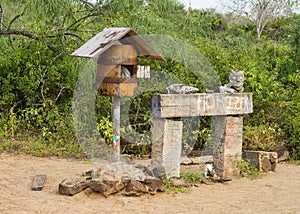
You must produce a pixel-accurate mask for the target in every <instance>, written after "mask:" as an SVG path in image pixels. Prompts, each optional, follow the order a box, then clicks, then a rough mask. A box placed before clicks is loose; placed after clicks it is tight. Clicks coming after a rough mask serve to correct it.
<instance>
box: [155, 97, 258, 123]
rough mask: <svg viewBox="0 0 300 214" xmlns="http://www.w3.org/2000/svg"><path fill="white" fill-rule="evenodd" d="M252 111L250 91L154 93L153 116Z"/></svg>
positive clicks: (189, 115) (171, 116)
mask: <svg viewBox="0 0 300 214" xmlns="http://www.w3.org/2000/svg"><path fill="white" fill-rule="evenodd" d="M252 112H253V104H252V94H251V93H233V94H228V93H213V94H155V95H153V97H152V114H153V117H161V118H174V117H195V116H213V115H215V116H216V115H237V114H249V113H252Z"/></svg>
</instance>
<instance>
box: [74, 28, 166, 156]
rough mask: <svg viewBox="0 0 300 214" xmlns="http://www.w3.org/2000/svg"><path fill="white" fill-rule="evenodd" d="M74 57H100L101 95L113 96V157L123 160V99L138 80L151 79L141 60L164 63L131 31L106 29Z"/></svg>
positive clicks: (97, 71)
mask: <svg viewBox="0 0 300 214" xmlns="http://www.w3.org/2000/svg"><path fill="white" fill-rule="evenodd" d="M71 56H76V57H82V58H95V57H98V61H97V68H95V70H96V80H97V83H98V86H99V93H100V94H101V95H104V96H113V97H114V99H113V109H112V118H113V124H114V128H113V134H114V136H113V158H114V161H119V159H120V157H119V156H120V107H121V103H120V97H123V96H133V95H134V92H135V89H136V88H137V78H138V77H139V78H149V77H150V67H149V66H138V58H145V59H151V60H162V61H165V58H164V57H163V56H161V55H160V54H159V53H158V52H157V51H155V50H154V49H153V48H152V47H151V46H150V45H149V44H148V43H147V42H146V41H145V40H144V39H143V38H142V37H140V36H139V35H138V34H137V33H136V32H134V31H133V30H132V29H131V28H105V29H103V31H101V32H100V33H98V34H97V35H95V36H94V37H93V38H91V39H90V40H89V41H87V42H86V43H85V44H84V45H82V46H81V47H80V48H78V49H77V50H75V51H74V52H73V53H72V54H71Z"/></svg>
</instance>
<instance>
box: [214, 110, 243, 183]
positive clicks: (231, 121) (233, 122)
mask: <svg viewBox="0 0 300 214" xmlns="http://www.w3.org/2000/svg"><path fill="white" fill-rule="evenodd" d="M242 133H243V117H241V116H217V117H214V168H215V171H216V173H217V175H218V176H219V177H221V178H231V177H233V176H235V175H236V173H237V172H236V171H235V169H234V166H233V164H232V161H233V160H241V158H242Z"/></svg>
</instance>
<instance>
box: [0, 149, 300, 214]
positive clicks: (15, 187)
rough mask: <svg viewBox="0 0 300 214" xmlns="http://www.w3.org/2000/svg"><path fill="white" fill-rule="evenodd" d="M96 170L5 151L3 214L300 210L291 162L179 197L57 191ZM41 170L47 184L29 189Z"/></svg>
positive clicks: (299, 171)
mask: <svg viewBox="0 0 300 214" xmlns="http://www.w3.org/2000/svg"><path fill="white" fill-rule="evenodd" d="M92 168H94V166H93V164H91V163H89V164H86V163H83V162H80V161H75V160H66V159H58V158H37V157H31V156H24V155H12V154H6V153H2V154H0V190H1V193H0V213H64V214H66V213H89V214H90V213H172V214H173V213H186V214H189V213H300V166H296V165H293V164H288V163H284V164H279V165H278V166H277V170H276V172H271V173H268V174H267V175H265V176H263V178H260V179H256V180H249V179H236V180H233V181H231V182H228V183H226V184H225V183H216V184H213V185H205V184H202V185H200V187H193V188H192V190H191V191H190V192H187V193H179V194H176V195H175V196H173V195H171V194H167V193H157V194H156V195H154V196H152V195H145V196H142V197H126V196H120V195H115V196H111V197H109V198H105V197H103V196H101V195H100V194H97V193H93V192H91V191H90V190H89V189H87V190H85V191H83V192H81V193H79V194H77V195H75V196H71V197H70V196H63V195H60V194H59V193H58V184H59V183H60V182H61V181H62V180H63V179H65V178H80V177H81V173H82V172H83V171H87V170H89V169H92ZM185 170H189V168H188V167H187V168H185ZM38 173H45V174H46V175H47V179H46V182H45V186H44V188H43V190H42V191H31V185H32V182H33V178H34V176H35V175H36V174H38Z"/></svg>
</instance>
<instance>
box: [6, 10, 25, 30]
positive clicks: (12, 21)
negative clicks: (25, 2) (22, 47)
mask: <svg viewBox="0 0 300 214" xmlns="http://www.w3.org/2000/svg"><path fill="white" fill-rule="evenodd" d="M24 13H25V9H24V10H23V11H22V13H21V14H18V15H16V16H15V17H14V18H13V19H12V20H10V22H9V24H8V27H7V30H8V31H9V30H10V27H11V25H12V24H13V23H14V21H16V20H17V19H18V18H20V17H21V16H23V15H24Z"/></svg>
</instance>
